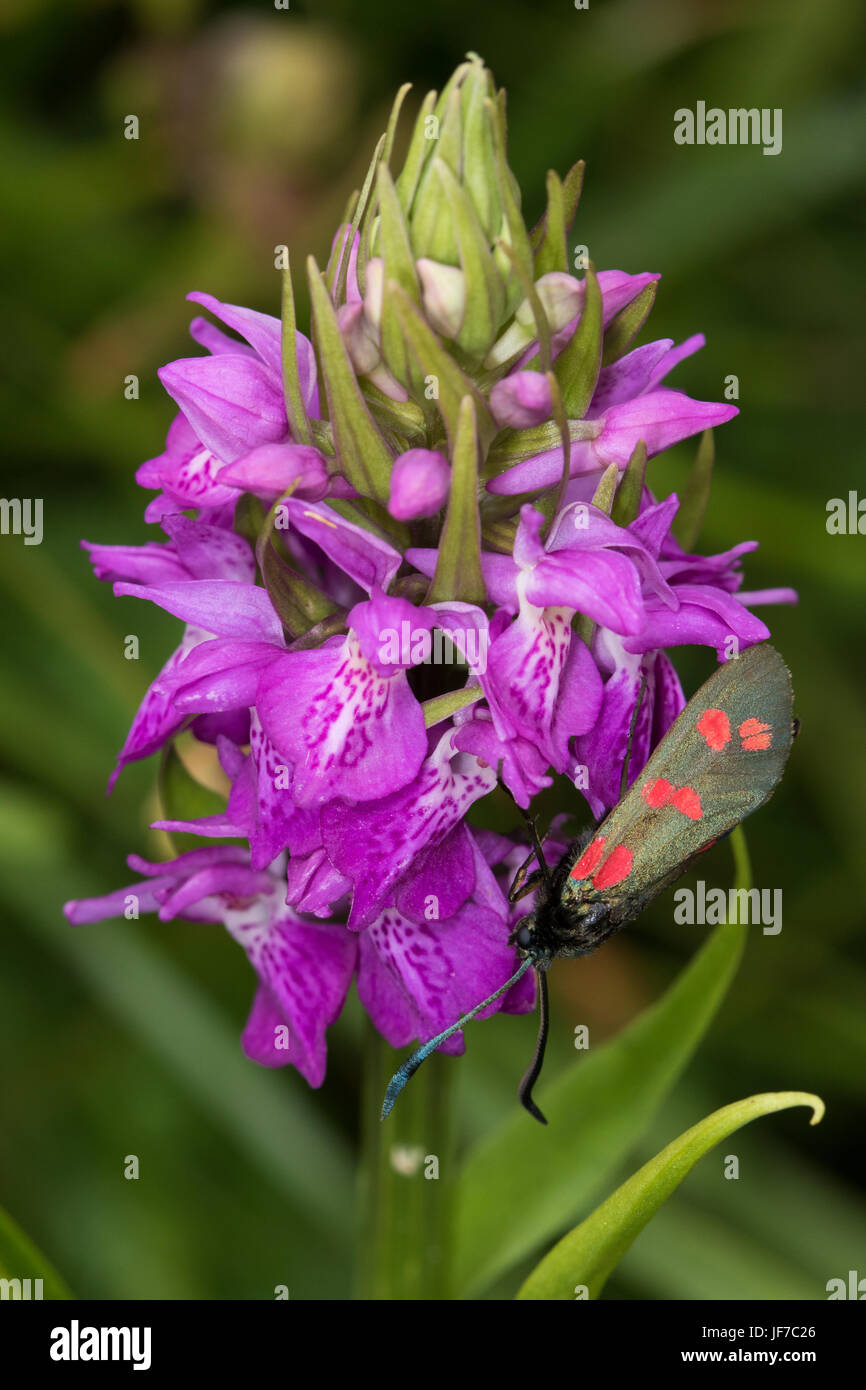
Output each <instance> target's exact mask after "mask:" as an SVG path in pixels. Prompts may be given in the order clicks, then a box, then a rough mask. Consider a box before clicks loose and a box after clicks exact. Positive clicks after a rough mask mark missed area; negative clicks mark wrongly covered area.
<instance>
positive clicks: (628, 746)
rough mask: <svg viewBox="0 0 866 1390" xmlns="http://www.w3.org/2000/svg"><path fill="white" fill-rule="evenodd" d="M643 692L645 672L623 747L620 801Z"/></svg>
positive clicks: (625, 782) (624, 792)
mask: <svg viewBox="0 0 866 1390" xmlns="http://www.w3.org/2000/svg"><path fill="white" fill-rule="evenodd" d="M645 690H646V671H644V673H643V675H642V676H641V682H640V690H639V691H638V693H637V701H636V702H635V707H634V714H633V715H632V717H631V724H630V726H629V731H628V742H627V743H626V746H625V759H624V761H623V765H622V775H621V776H620V779H619V799H620V801H622V799H623V797H624V796H625V794H626V791H627V789H628V769H629V764H630V763H631V747H632V743H633V742H634V734H635V729H636V728H637V718H638V715H639V714H640V707H641V705H642V704H643V697H644V691H645Z"/></svg>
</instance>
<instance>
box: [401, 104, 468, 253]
mask: <svg viewBox="0 0 866 1390" xmlns="http://www.w3.org/2000/svg"><path fill="white" fill-rule="evenodd" d="M436 109H437V113H438V112H440V111H441V112H442V115H441V117H440V123H439V137H438V139H437V140H435V141H431V142H430V143H431V146H432V148H433V150H434V151H435V154H434V155H433V157H431V158H430V159H428V161H427V164H426V166H425V168H424V171H423V173H422V174H421V179H420V182H419V185H418V192H417V194H416V196H415V202H414V205H413V207H412V215H411V223H410V234H411V237H412V249H413V251H414V252H415V256H416V258H417V257H421V256H429V257H430V259H431V261H442V262H444V264H446V265H456V264H457V260H458V251H457V236H456V231H455V227H454V223H453V220H452V217H451V211H450V209H449V207H448V204H447V202H446V200H445V199H444V198H443V196H442V185H441V181H440V178H439V174H438V171H437V169H436V161H437V160H440V159H441V160H442V161H443V162H444V163H445V164H447V165H448V167H449V169H450V170H451V171H452V173H454V174H455V175H458V176H459V174H460V158H461V145H462V140H463V133H462V115H461V112H462V101H461V97H460V92H459V89H457V88H454V89H452V90H451V91H450V92H449V91H448V88H447V87H446V89H445V91H444V92H443V93H442V96H441V97H440V98H439V102H438V105H437V108H436Z"/></svg>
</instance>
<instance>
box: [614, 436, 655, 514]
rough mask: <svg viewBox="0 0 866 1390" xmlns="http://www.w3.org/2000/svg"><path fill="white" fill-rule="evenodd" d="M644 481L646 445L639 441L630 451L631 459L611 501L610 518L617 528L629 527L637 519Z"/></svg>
mask: <svg viewBox="0 0 866 1390" xmlns="http://www.w3.org/2000/svg"><path fill="white" fill-rule="evenodd" d="M645 481H646V445H645V444H644V442H643V440H642V439H639V440H638V442H637V444H635V446H634V449H633V450H632V455H631V458H630V459H629V461H628V463H627V464H626V467H625V472H624V473H623V475H622V478H621V479H620V483H619V487H618V488H617V490H616V497H615V498H614V499H613V507H612V508H611V513H610V517H611V521H615V522H616V524H617V526H630V525H631V523H632V522H633V521H634V520H635V518H636V517H637V514H638V512H639V511H640V499H641V497H642V496H643V489H644V482H645Z"/></svg>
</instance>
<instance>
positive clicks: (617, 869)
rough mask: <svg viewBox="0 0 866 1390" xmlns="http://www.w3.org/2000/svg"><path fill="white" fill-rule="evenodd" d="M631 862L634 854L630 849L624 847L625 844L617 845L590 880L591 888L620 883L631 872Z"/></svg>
mask: <svg viewBox="0 0 866 1390" xmlns="http://www.w3.org/2000/svg"><path fill="white" fill-rule="evenodd" d="M633 864H634V855H633V854H632V852H631V850H630V849H626V847H625V845H617V847H616V849H614V850H611V852H610V854H609V855H608V856H607V859H605V861H604V863H603V864H602V866H601V868H600V869H599V871H598V873H597V874H596V875H595V878H594V879H593V880H592V886H593V888H599V889H601V888H613V887H614V886H615V885H616V884H617V883H622V881H623V879H624V878H628V876H629V874H630V873H631V871H632V865H633Z"/></svg>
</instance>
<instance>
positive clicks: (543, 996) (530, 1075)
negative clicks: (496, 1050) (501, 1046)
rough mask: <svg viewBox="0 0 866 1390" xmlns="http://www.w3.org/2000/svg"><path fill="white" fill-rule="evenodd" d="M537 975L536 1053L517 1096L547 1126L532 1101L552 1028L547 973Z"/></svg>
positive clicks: (542, 972)
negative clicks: (537, 1015) (537, 1016)
mask: <svg viewBox="0 0 866 1390" xmlns="http://www.w3.org/2000/svg"><path fill="white" fill-rule="evenodd" d="M536 975H537V976H538V1003H539V1018H538V1037H537V1038H536V1040H535V1051H534V1053H533V1054H532V1061H531V1062H530V1064H529V1067H528V1068H527V1071H526V1074H525V1075H524V1077H523V1080H522V1081H521V1083H520V1085H519V1086H518V1088H517V1094H518V1097H519V1099H520V1104H521V1105H522V1106H524V1108H525V1109H526V1110H528V1111H529V1113H530V1115H532V1117H533V1119H536V1120H538V1121H539V1123H541V1124H543V1125H546V1124H547V1119H546V1118H545V1116H544V1115H542V1113H541V1111H540V1110H539V1108H538V1106H537V1105H536V1104H535V1101H534V1100H533V1099H532V1088H533V1086H534V1085H535V1083H536V1081H537V1080H538V1078H539V1076H540V1075H541V1068H542V1067H543V1066H544V1052H545V1049H546V1047H547V1034H548V1030H549V1027H550V1010H549V1007H548V1000H547V971H546V970H537V971H536Z"/></svg>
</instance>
